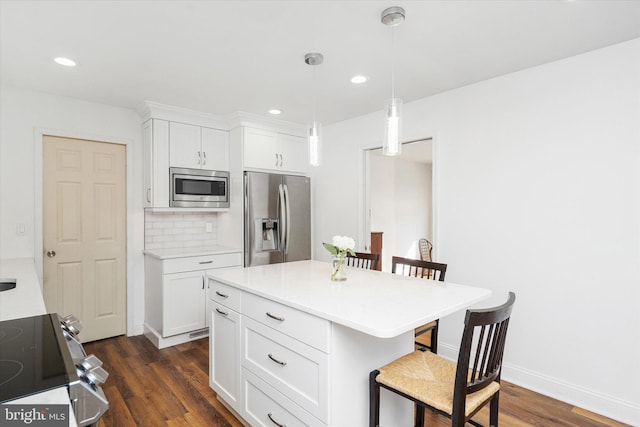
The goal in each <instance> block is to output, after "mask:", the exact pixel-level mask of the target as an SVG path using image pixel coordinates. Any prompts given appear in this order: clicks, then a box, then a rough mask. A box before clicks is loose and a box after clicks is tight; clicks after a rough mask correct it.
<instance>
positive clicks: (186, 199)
mask: <svg viewBox="0 0 640 427" xmlns="http://www.w3.org/2000/svg"><path fill="white" fill-rule="evenodd" d="M169 176H170V178H171V181H170V184H171V185H170V187H171V194H170V197H169V206H170V207H177V208H228V207H229V172H224V171H211V170H203V169H185V168H169Z"/></svg>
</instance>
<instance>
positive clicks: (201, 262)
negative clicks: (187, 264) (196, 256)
mask: <svg viewBox="0 0 640 427" xmlns="http://www.w3.org/2000/svg"><path fill="white" fill-rule="evenodd" d="M212 263H213V260H211V261H200V262H199V263H198V264H212Z"/></svg>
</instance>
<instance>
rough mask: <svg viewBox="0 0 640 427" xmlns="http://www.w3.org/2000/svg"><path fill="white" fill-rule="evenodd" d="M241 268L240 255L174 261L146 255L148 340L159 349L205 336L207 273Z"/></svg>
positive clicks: (210, 256)
mask: <svg viewBox="0 0 640 427" xmlns="http://www.w3.org/2000/svg"><path fill="white" fill-rule="evenodd" d="M241 264H242V252H240V251H236V252H229V253H216V254H211V255H198V256H181V257H174V258H160V257H158V256H155V255H151V254H150V253H146V254H145V325H144V334H145V336H146V337H147V338H149V340H150V341H151V342H152V343H154V344H155V345H156V347H158V348H165V347H169V346H172V345H176V344H180V343H184V342H187V341H190V340H194V339H198V338H202V337H203V336H206V335H207V334H208V333H209V330H208V326H209V325H208V322H207V318H208V313H207V293H208V289H207V278H206V274H207V271H210V270H212V269H214V268H221V267H232V266H240V265H241Z"/></svg>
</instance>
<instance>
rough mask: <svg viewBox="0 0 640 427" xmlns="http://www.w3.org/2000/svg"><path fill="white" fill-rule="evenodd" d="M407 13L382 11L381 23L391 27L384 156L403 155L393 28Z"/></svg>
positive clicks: (395, 9)
mask: <svg viewBox="0 0 640 427" xmlns="http://www.w3.org/2000/svg"><path fill="white" fill-rule="evenodd" d="M404 17H405V11H404V9H403V8H401V7H399V6H393V7H389V8H387V9H385V10H383V11H382V14H381V15H380V21H381V22H382V23H383V24H384V25H388V26H390V27H391V55H390V57H391V99H389V100H388V101H387V102H386V103H385V105H384V136H383V139H382V154H384V155H385V156H397V155H399V154H400V153H402V100H401V99H399V98H396V97H395V67H394V65H395V64H394V61H393V55H394V53H395V51H394V46H393V27H395V26H397V25H400V24H401V23H403V22H404Z"/></svg>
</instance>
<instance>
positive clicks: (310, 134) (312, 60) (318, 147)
mask: <svg viewBox="0 0 640 427" xmlns="http://www.w3.org/2000/svg"><path fill="white" fill-rule="evenodd" d="M323 61H324V56H322V54H321V53H307V54H306V55H305V56H304V62H305V63H306V64H308V65H314V66H315V65H320V64H322V62H323ZM315 77H316V73H315V68H314V70H313V86H314V87H313V121H312V122H311V124H310V125H309V126H308V127H307V139H308V141H309V164H310V165H311V166H320V163H321V160H322V125H321V124H320V123H318V121H317V120H316V88H315V80H316V78H315Z"/></svg>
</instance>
